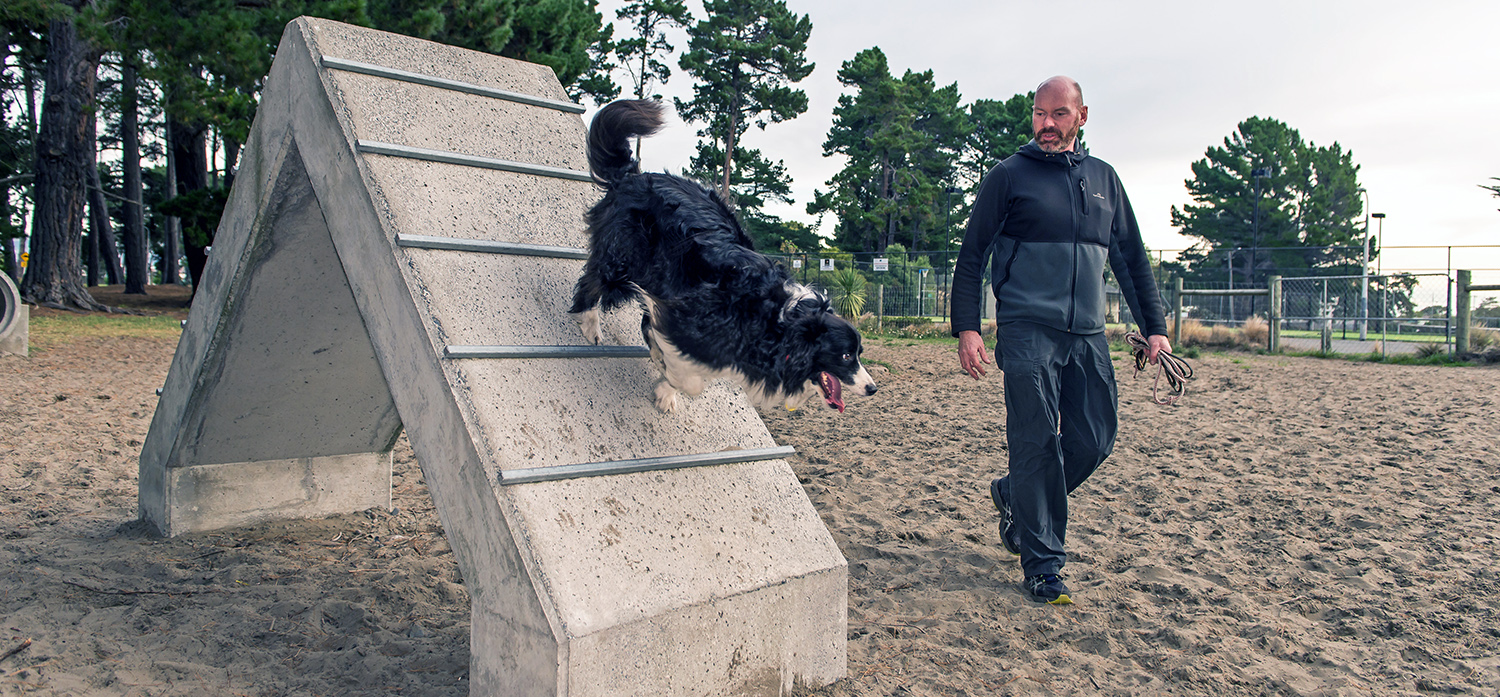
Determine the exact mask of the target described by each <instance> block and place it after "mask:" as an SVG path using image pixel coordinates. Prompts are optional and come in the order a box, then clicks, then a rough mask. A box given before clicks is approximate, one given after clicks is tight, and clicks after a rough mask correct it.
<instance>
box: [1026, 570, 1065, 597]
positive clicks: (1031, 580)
mask: <svg viewBox="0 0 1500 697" xmlns="http://www.w3.org/2000/svg"><path fill="white" fill-rule="evenodd" d="M1021 586H1022V587H1023V588H1025V589H1026V593H1027V594H1029V595H1030V596H1031V597H1032V599H1033V600H1037V601H1040V602H1044V603H1047V604H1048V605H1072V604H1073V599H1072V598H1070V597H1068V587H1067V586H1065V585H1063V582H1062V577H1061V576H1058V575H1057V574H1038V575H1036V576H1027V577H1026V580H1024V581H1022V582H1021Z"/></svg>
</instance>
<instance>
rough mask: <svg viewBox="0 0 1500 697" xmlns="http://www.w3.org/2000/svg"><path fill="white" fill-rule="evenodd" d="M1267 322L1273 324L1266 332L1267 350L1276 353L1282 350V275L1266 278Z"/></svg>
mask: <svg viewBox="0 0 1500 697" xmlns="http://www.w3.org/2000/svg"><path fill="white" fill-rule="evenodd" d="M1266 290H1267V291H1268V292H1269V297H1268V298H1267V299H1266V323H1267V324H1269V325H1271V327H1270V330H1269V331H1267V332H1266V350H1268V351H1270V352H1271V353H1276V352H1277V351H1280V350H1281V277H1280V276H1269V277H1267V278H1266Z"/></svg>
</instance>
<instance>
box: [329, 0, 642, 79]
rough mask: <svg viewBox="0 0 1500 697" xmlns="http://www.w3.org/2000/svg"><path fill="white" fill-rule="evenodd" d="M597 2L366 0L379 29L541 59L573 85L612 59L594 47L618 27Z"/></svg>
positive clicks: (367, 10)
mask: <svg viewBox="0 0 1500 697" xmlns="http://www.w3.org/2000/svg"><path fill="white" fill-rule="evenodd" d="M597 5H598V3H597V2H596V0H364V6H365V15H366V16H367V17H368V24H369V25H370V26H373V27H375V28H376V29H380V30H383V31H390V32H396V33H399V34H406V35H408V36H415V37H418V38H422V39H428V40H431V41H436V42H438V43H444V44H449V45H452V46H461V47H463V48H468V49H473V50H475V51H483V52H485V53H493V54H496V55H501V56H505V57H507V58H516V59H519V60H524V61H529V62H532V63H540V64H542V65H546V66H548V67H550V68H552V70H553V72H555V73H556V74H557V79H558V81H559V82H561V83H562V84H563V85H564V86H566V87H569V88H570V89H577V86H576V84H575V83H577V82H578V81H579V80H580V78H586V77H587V76H590V74H591V70H593V69H595V68H597V67H602V65H604V64H607V62H601V61H600V60H599V59H598V56H597V55H591V54H590V52H589V48H590V47H591V46H594V45H595V44H596V43H597V42H599V41H600V40H601V39H603V40H604V41H606V42H607V41H608V40H609V38H610V33H609V32H610V31H611V30H612V29H607V28H606V27H605V25H604V21H603V17H602V16H601V15H600V14H599V13H597V12H595V11H594V8H595V7H596V6H597ZM323 16H326V15H323ZM359 23H361V24H363V23H366V22H364V21H360V22H359ZM608 84H609V86H610V87H613V83H612V82H610V83H608ZM600 88H601V86H599V85H598V83H597V82H596V83H593V84H592V85H591V89H592V90H599V89H600ZM606 91H607V89H606ZM591 93H594V92H591Z"/></svg>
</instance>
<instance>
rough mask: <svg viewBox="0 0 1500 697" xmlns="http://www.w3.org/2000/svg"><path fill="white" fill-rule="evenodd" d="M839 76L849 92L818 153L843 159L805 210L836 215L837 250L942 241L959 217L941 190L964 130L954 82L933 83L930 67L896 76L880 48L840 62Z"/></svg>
mask: <svg viewBox="0 0 1500 697" xmlns="http://www.w3.org/2000/svg"><path fill="white" fill-rule="evenodd" d="M838 77H839V82H841V83H842V84H844V85H845V86H846V87H850V88H853V89H854V92H853V93H852V94H849V93H846V94H843V95H841V96H840V97H839V105H838V106H837V107H835V108H834V112H833V116H834V123H833V127H832V128H830V129H829V131H828V138H827V140H825V141H824V143H823V154H824V156H825V157H831V156H833V155H834V154H840V155H844V156H845V157H846V158H847V162H846V164H845V166H844V168H843V169H842V170H840V171H839V173H838V174H835V175H834V177H833V179H830V180H829V181H828V182H827V184H828V186H829V187H830V190H829V191H827V192H824V191H818V192H815V193H814V197H813V201H812V202H811V203H809V204H808V206H807V211H808V213H811V214H814V215H818V214H822V213H827V212H832V213H834V214H835V215H837V216H838V219H839V223H838V228H837V229H836V230H835V233H834V240H835V242H836V244H837V246H839V247H840V248H842V249H848V250H863V251H878V250H884V249H886V248H887V247H889V246H890V245H891V244H893V243H896V242H902V241H910V242H911V243H912V246H913V247H914V248H920V247H923V246H929V247H930V246H933V245H934V244H936V245H937V246H940V247H946V245H947V244H948V242H949V241H950V240H952V238H953V237H954V235H953V231H952V223H953V222H954V220H955V218H956V219H957V220H958V221H959V222H961V221H962V217H961V216H957V217H956V216H953V215H952V212H953V211H952V208H951V205H952V204H953V197H952V196H951V195H949V194H948V191H947V189H948V188H949V187H951V186H952V185H953V183H954V182H955V180H956V178H957V169H958V162H959V157H960V154H961V152H962V151H963V148H964V145H965V138H966V137H967V136H968V135H969V132H970V127H969V121H968V118H967V115H966V114H965V113H964V112H963V110H962V109H960V108H959V93H958V85H957V84H956V83H955V84H951V85H948V86H946V87H937V86H936V84H935V83H934V81H933V76H932V71H930V70H929V71H926V72H921V73H915V72H912V71H910V70H908V71H907V72H906V74H905V75H903V76H902V77H900V78H896V77H894V76H892V75H891V72H890V67H889V65H888V63H887V61H886V57H885V53H884V52H882V51H881V50H880V49H879V48H871V49H867V50H865V51H861V52H860V53H859V54H857V55H856V56H855V57H854V58H852V59H850V60H848V61H846V62H845V63H844V64H843V65H842V66H841V67H840V69H839V73H838ZM962 204H963V197H962V196H960V197H959V200H958V205H960V206H961V205H962ZM944 224H946V225H948V229H942V225H944Z"/></svg>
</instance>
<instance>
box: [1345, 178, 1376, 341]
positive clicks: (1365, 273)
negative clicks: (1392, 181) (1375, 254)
mask: <svg viewBox="0 0 1500 697" xmlns="http://www.w3.org/2000/svg"><path fill="white" fill-rule="evenodd" d="M1356 192H1357V193H1360V194H1363V195H1364V198H1365V237H1364V240H1363V241H1362V242H1361V246H1362V249H1363V251H1362V252H1361V254H1360V262H1359V340H1360V341H1364V340H1365V336H1366V334H1365V332H1366V329H1368V327H1369V324H1370V192H1368V191H1366V190H1365V187H1363V186H1361V187H1359V188H1358V189H1356ZM1346 326H1347V325H1346Z"/></svg>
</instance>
